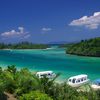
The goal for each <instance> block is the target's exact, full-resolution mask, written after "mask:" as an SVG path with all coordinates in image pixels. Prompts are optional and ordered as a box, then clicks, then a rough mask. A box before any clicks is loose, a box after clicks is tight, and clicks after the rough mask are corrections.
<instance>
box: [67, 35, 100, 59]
mask: <svg viewBox="0 0 100 100" xmlns="http://www.w3.org/2000/svg"><path fill="white" fill-rule="evenodd" d="M66 53H68V54H75V55H82V56H95V57H100V37H98V38H94V39H90V40H82V41H81V42H80V43H76V44H73V45H71V46H70V47H68V48H67V50H66Z"/></svg>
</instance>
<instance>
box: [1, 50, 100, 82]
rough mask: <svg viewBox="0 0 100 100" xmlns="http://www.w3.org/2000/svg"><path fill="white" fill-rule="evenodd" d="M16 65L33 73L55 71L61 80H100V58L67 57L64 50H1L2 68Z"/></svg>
mask: <svg viewBox="0 0 100 100" xmlns="http://www.w3.org/2000/svg"><path fill="white" fill-rule="evenodd" d="M12 64H13V65H16V66H17V68H19V69H20V68H23V67H27V68H29V69H30V70H31V71H41V70H42V71H44V70H53V71H54V72H56V73H58V72H60V73H61V76H60V77H59V79H60V80H65V79H67V78H68V77H70V76H73V75H78V74H88V75H89V78H90V79H91V80H94V79H96V78H100V58H97V57H82V56H74V55H66V54H65V50H64V49H58V48H56V49H48V50H38V49H35V50H0V66H3V67H4V68H5V67H6V66H7V65H12Z"/></svg>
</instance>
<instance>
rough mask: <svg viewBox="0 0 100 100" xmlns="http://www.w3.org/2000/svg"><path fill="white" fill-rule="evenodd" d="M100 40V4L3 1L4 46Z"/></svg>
mask: <svg viewBox="0 0 100 100" xmlns="http://www.w3.org/2000/svg"><path fill="white" fill-rule="evenodd" d="M93 37H100V0H0V42H6V43H9V42H12V43H13V42H20V41H30V42H33V43H49V42H60V41H66V42H74V41H79V40H82V39H88V38H93Z"/></svg>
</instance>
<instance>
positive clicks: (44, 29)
mask: <svg viewBox="0 0 100 100" xmlns="http://www.w3.org/2000/svg"><path fill="white" fill-rule="evenodd" d="M51 30H52V28H48V27H43V28H42V31H43V32H49V31H51Z"/></svg>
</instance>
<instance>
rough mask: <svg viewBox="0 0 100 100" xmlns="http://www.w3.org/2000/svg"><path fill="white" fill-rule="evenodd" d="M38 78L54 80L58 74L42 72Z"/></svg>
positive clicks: (38, 73)
mask: <svg viewBox="0 0 100 100" xmlns="http://www.w3.org/2000/svg"><path fill="white" fill-rule="evenodd" d="M36 76H37V77H39V78H44V77H47V78H50V79H52V78H54V77H55V76H56V74H55V73H54V72H53V71H42V72H37V73H36Z"/></svg>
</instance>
